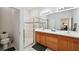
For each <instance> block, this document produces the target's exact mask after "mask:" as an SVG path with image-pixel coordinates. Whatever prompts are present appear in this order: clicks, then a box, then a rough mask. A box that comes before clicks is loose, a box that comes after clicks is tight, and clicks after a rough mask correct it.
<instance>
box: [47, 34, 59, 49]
mask: <svg viewBox="0 0 79 59" xmlns="http://www.w3.org/2000/svg"><path fill="white" fill-rule="evenodd" d="M46 46H47V47H49V48H50V49H53V50H57V46H58V39H57V38H56V36H53V35H50V34H48V35H47V36H46Z"/></svg>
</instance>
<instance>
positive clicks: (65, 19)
mask: <svg viewBox="0 0 79 59" xmlns="http://www.w3.org/2000/svg"><path fill="white" fill-rule="evenodd" d="M48 20H49V24H48V25H49V29H52V28H55V29H56V30H66V31H78V32H79V8H74V9H71V10H67V11H62V12H57V13H53V14H51V15H48Z"/></svg>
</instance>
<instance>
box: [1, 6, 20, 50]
mask: <svg viewBox="0 0 79 59" xmlns="http://www.w3.org/2000/svg"><path fill="white" fill-rule="evenodd" d="M0 24H1V25H0V32H3V31H6V32H8V33H9V34H10V36H11V37H12V38H13V39H14V40H15V45H16V49H17V50H19V11H18V10H16V9H15V8H9V7H0Z"/></svg>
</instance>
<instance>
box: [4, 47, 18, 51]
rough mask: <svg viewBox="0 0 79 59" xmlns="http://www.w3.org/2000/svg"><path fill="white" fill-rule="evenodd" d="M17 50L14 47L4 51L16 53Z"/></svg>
mask: <svg viewBox="0 0 79 59" xmlns="http://www.w3.org/2000/svg"><path fill="white" fill-rule="evenodd" d="M15 50H16V49H15V48H14V47H11V48H8V49H6V50H4V51H15Z"/></svg>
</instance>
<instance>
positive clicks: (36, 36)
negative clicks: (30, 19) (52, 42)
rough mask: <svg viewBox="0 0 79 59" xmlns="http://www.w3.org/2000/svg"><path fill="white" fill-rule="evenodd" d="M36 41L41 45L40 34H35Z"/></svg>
mask: <svg viewBox="0 0 79 59" xmlns="http://www.w3.org/2000/svg"><path fill="white" fill-rule="evenodd" d="M35 40H36V42H37V43H40V33H39V32H35Z"/></svg>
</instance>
